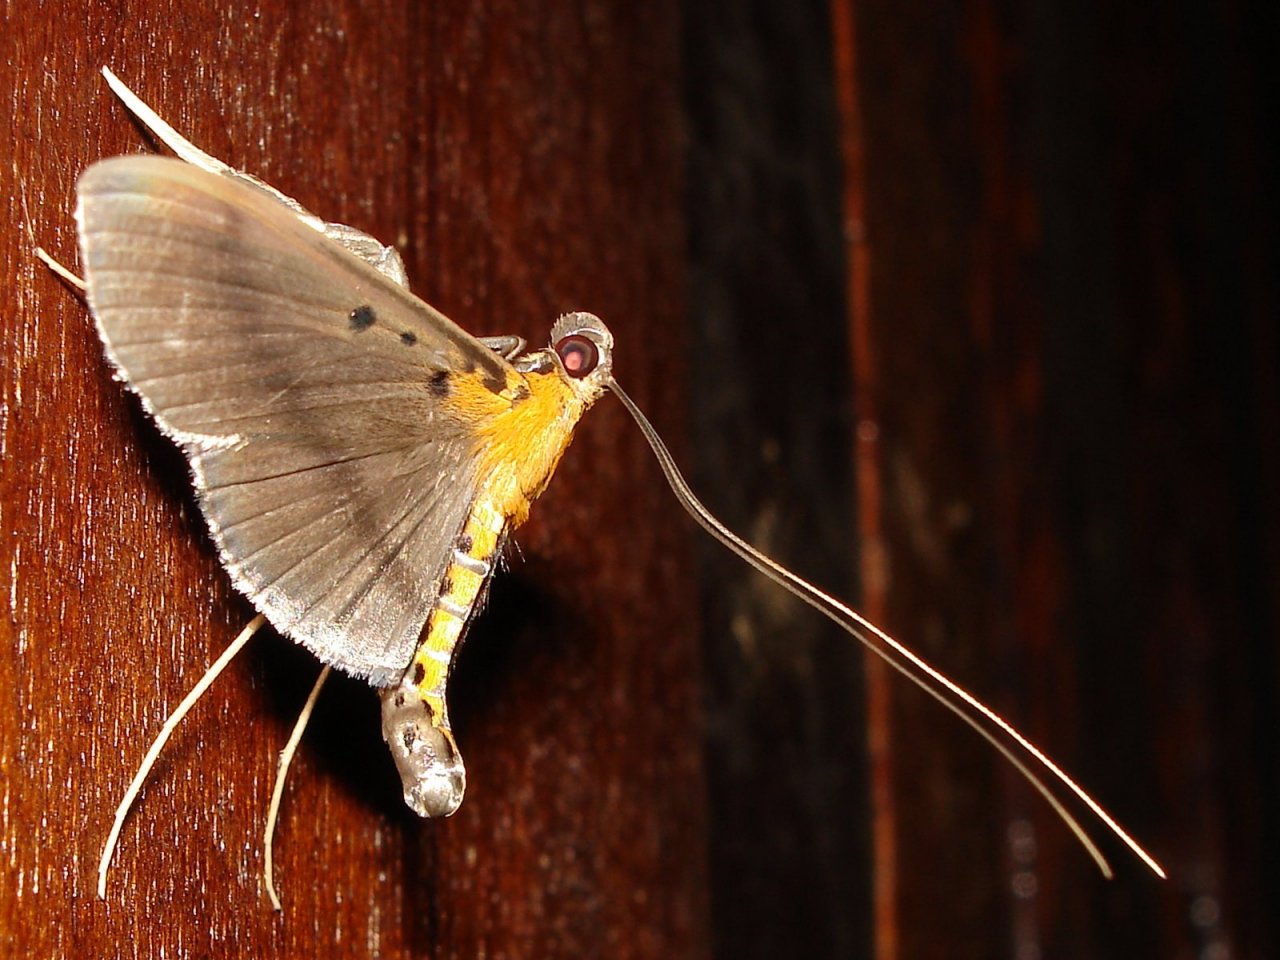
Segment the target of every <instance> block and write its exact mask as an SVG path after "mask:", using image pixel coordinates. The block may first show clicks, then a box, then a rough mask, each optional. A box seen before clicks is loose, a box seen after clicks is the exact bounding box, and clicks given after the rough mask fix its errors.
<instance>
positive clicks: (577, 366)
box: [556, 333, 600, 380]
mask: <svg viewBox="0 0 1280 960" xmlns="http://www.w3.org/2000/svg"><path fill="white" fill-rule="evenodd" d="M556 355H557V356H559V357H560V363H561V365H562V366H563V367H564V372H565V373H567V374H568V375H569V376H571V377H573V379H575V380H581V379H582V378H583V377H585V376H587V375H588V374H589V373H591V371H592V370H594V369H595V368H596V366H597V364H599V363H600V351H599V349H597V347H596V345H595V343H594V342H593V341H592V340H591V339H590V338H588V337H584V336H582V335H581V334H578V333H575V334H573V336H570V337H565V338H564V339H563V340H561V341H560V342H559V343H557V344H556Z"/></svg>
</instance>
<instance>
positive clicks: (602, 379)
mask: <svg viewBox="0 0 1280 960" xmlns="http://www.w3.org/2000/svg"><path fill="white" fill-rule="evenodd" d="M549 352H550V355H551V359H552V361H553V362H554V363H555V366H556V369H557V370H558V371H559V372H560V375H561V376H562V377H564V378H565V380H566V381H567V382H568V383H569V384H570V385H571V386H572V387H573V389H574V390H575V391H576V392H577V393H579V394H580V395H582V396H583V397H584V398H585V399H586V400H587V402H588V403H590V402H591V401H593V400H595V399H596V398H597V397H598V396H600V394H601V393H603V392H604V389H605V387H606V386H607V385H608V383H609V381H610V377H611V373H612V370H613V334H611V333H610V332H609V328H608V327H606V326H605V325H604V322H603V321H602V320H601V319H600V318H599V317H597V316H596V315H595V314H592V313H566V314H565V315H564V316H562V317H561V318H560V319H559V320H557V321H556V324H555V326H554V327H552V328H551V349H550V351H549Z"/></svg>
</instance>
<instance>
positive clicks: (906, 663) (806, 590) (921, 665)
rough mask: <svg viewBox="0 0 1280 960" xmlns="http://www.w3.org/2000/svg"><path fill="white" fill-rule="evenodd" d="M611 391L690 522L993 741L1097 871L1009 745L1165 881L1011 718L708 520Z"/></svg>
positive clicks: (1080, 835) (645, 424)
mask: <svg viewBox="0 0 1280 960" xmlns="http://www.w3.org/2000/svg"><path fill="white" fill-rule="evenodd" d="M608 387H609V389H610V390H612V391H613V392H614V394H615V395H616V396H617V398H618V399H619V400H620V401H621V402H622V405H623V406H624V407H626V408H627V412H628V413H630V414H631V417H632V419H634V420H635V422H636V424H637V425H638V426H639V427H640V432H641V433H643V434H644V438H645V440H647V441H648V443H649V446H650V447H651V448H652V449H653V453H654V456H656V457H657V458H658V465H659V466H661V467H662V472H663V474H665V475H666V478H667V483H668V484H669V485H670V486H671V490H672V492H673V493H674V494H675V495H676V499H677V500H679V501H680V505H681V506H682V507H684V509H685V510H686V511H687V512H688V513H689V515H690V516H692V517H693V519H694V520H696V521H698V523H699V524H700V525H701V526H702V528H703V529H704V530H706V531H707V532H708V533H709V534H711V536H713V537H715V538H716V539H717V540H719V541H720V542H721V543H723V544H724V545H725V546H726V547H728V548H729V549H730V550H732V551H733V552H734V553H736V554H737V555H738V556H740V557H741V558H742V559H743V560H745V561H746V562H747V563H749V564H750V565H751V566H753V567H754V568H755V569H756V570H758V571H759V572H760V573H763V574H764V575H765V576H766V577H768V578H769V579H770V580H772V581H773V582H774V583H776V584H778V585H779V586H781V587H784V588H785V589H787V590H789V591H790V592H791V593H793V594H794V595H795V596H797V597H799V598H800V599H801V600H803V601H804V602H805V603H807V604H808V605H809V606H811V607H813V608H814V609H816V610H818V611H820V612H821V613H823V614H825V615H826V616H827V617H828V618H829V619H830V620H832V621H834V622H835V623H836V624H837V625H838V626H839V627H840V628H841V629H843V630H844V631H845V632H846V633H848V634H849V635H850V636H852V637H853V638H854V639H855V640H857V641H858V642H859V643H861V644H862V645H863V646H865V647H866V648H867V649H869V650H871V651H873V652H874V653H875V654H876V655H877V656H879V657H880V658H881V659H883V660H884V661H885V662H886V663H888V664H889V666H891V667H893V668H894V669H895V670H897V671H898V672H899V673H901V674H902V675H903V676H905V677H907V678H908V679H909V680H911V681H912V682H913V683H915V684H916V685H917V686H919V687H920V688H921V689H922V690H924V691H925V692H926V693H928V694H929V696H931V697H933V698H934V699H935V700H937V701H938V702H939V703H941V704H942V705H943V706H944V707H946V708H947V709H948V710H950V711H951V712H952V713H954V714H955V715H956V716H958V717H959V718H960V719H961V720H963V721H964V722H965V723H967V724H968V725H969V726H970V727H972V728H973V729H974V730H976V731H977V732H978V734H979V735H981V736H982V738H983V739H984V740H986V741H987V742H988V743H990V744H991V745H992V746H993V747H995V748H996V750H998V751H999V752H1000V754H1001V755H1002V756H1003V757H1004V758H1005V759H1006V760H1008V761H1009V762H1010V763H1011V764H1013V766H1014V768H1015V769H1016V770H1017V771H1018V772H1019V773H1020V774H1021V775H1022V776H1023V778H1024V779H1025V780H1026V781H1027V782H1028V783H1030V784H1031V785H1032V786H1033V787H1035V789H1036V790H1037V791H1038V792H1039V793H1040V795H1041V796H1042V797H1044V798H1045V800H1046V801H1047V802H1048V804H1049V806H1051V807H1052V808H1053V811H1054V812H1055V813H1056V814H1057V815H1058V817H1059V818H1060V819H1061V820H1062V822H1063V823H1065V824H1066V825H1067V827H1068V828H1069V829H1070V830H1071V832H1072V833H1074V834H1075V836H1076V839H1077V840H1079V841H1080V844H1081V846H1083V847H1084V848H1085V850H1086V851H1088V853H1089V855H1090V856H1091V857H1092V858H1093V860H1094V862H1095V863H1097V865H1098V868H1099V869H1100V870H1101V871H1102V873H1103V875H1104V876H1106V877H1107V878H1110V877H1111V876H1112V871H1111V866H1110V864H1108V863H1107V860H1106V858H1105V857H1104V856H1103V855H1102V853H1101V851H1099V850H1098V848H1097V846H1096V845H1095V844H1094V842H1093V841H1092V840H1091V839H1090V838H1089V835H1088V834H1087V833H1086V832H1085V829H1084V827H1083V826H1081V825H1080V822H1079V821H1078V820H1077V819H1076V818H1075V817H1074V816H1073V815H1072V814H1071V812H1070V811H1069V810H1067V808H1066V806H1065V805H1064V804H1063V803H1062V801H1060V800H1059V799H1058V798H1057V797H1056V796H1055V795H1054V793H1053V792H1052V791H1051V790H1050V789H1049V786H1048V785H1047V784H1046V783H1045V782H1044V781H1043V780H1042V779H1041V778H1040V777H1039V776H1038V775H1037V774H1036V773H1035V772H1034V771H1032V770H1031V769H1030V768H1029V767H1028V766H1027V763H1026V762H1024V760H1023V758H1022V757H1021V756H1019V755H1017V754H1015V753H1014V747H1017V748H1019V749H1021V750H1022V752H1023V753H1024V754H1025V755H1027V756H1029V757H1030V758H1031V759H1032V760H1034V761H1035V762H1036V763H1037V764H1039V765H1040V766H1041V767H1043V768H1044V769H1045V770H1047V771H1048V772H1049V773H1050V774H1052V775H1053V779H1054V780H1056V781H1058V782H1059V783H1060V784H1062V785H1063V786H1065V787H1066V788H1067V789H1068V790H1070V791H1071V793H1072V794H1074V795H1075V796H1076V798H1078V799H1079V800H1080V802H1082V803H1083V804H1084V805H1085V806H1086V807H1088V808H1089V810H1090V811H1092V813H1093V814H1094V816H1096V817H1097V818H1098V819H1099V820H1101V821H1102V822H1103V823H1104V824H1105V825H1106V826H1107V828H1108V829H1109V830H1110V831H1111V832H1112V833H1113V834H1115V836H1116V837H1118V838H1119V839H1120V840H1121V841H1123V843H1124V844H1125V845H1126V846H1127V847H1128V848H1129V849H1130V850H1132V851H1133V852H1134V854H1135V855H1136V856H1137V857H1138V858H1139V859H1140V860H1141V861H1142V862H1143V863H1145V864H1146V865H1147V867H1148V868H1149V869H1150V870H1151V872H1152V873H1154V874H1155V875H1156V876H1158V877H1160V878H1161V879H1164V878H1165V876H1166V875H1165V872H1164V869H1163V868H1162V867H1161V866H1160V864H1159V863H1157V862H1156V860H1155V858H1154V857H1152V856H1151V854H1149V853H1147V851H1146V850H1144V849H1143V848H1142V847H1141V846H1140V845H1139V844H1138V842H1137V841H1136V840H1134V839H1133V838H1132V837H1131V836H1129V834H1128V833H1127V832H1126V831H1125V829H1124V828H1123V827H1121V826H1120V824H1118V823H1117V822H1116V821H1115V819H1114V818H1113V817H1112V816H1111V814H1109V813H1107V811H1106V810H1104V809H1103V808H1102V806H1101V805H1100V804H1099V803H1098V802H1097V801H1096V800H1094V799H1093V797H1091V796H1089V794H1088V793H1086V792H1085V791H1084V789H1083V788H1082V787H1081V786H1080V785H1079V784H1077V783H1076V782H1075V781H1074V780H1072V779H1071V777H1070V776H1068V775H1067V773H1066V772H1065V771H1064V770H1063V769H1062V768H1061V767H1059V766H1058V765H1057V764H1056V763H1054V762H1053V761H1052V760H1050V759H1049V758H1048V757H1047V756H1046V755H1045V754H1044V752H1043V751H1042V750H1040V748H1039V747H1037V746H1036V745H1035V744H1033V743H1032V742H1031V741H1030V740H1028V739H1027V738H1026V737H1024V736H1023V735H1022V734H1020V733H1019V732H1018V731H1017V730H1015V729H1014V728H1013V727H1012V726H1011V725H1010V724H1009V722H1008V721H1006V720H1005V719H1004V718H1003V717H1001V716H1000V715H999V714H998V713H996V712H995V711H994V710H992V709H991V708H990V707H988V706H987V705H986V704H985V703H983V702H982V701H981V700H979V699H978V698H977V697H975V696H973V694H971V693H969V691H967V690H965V689H964V688H963V687H961V686H960V685H959V684H957V683H955V682H954V681H952V680H951V679H950V678H948V677H947V676H946V675H945V674H943V673H941V672H940V671H939V670H937V669H936V668H934V667H932V666H931V665H930V664H929V663H928V662H926V661H925V660H923V659H921V658H920V657H919V656H917V655H916V654H915V653H912V652H911V650H910V649H908V648H907V647H906V646H904V645H903V644H902V643H900V642H898V641H897V640H895V639H894V638H893V637H891V636H889V634H887V633H885V632H884V631H883V630H881V629H880V628H879V627H877V626H876V625H875V624H874V623H872V622H871V621H870V620H868V619H866V618H865V617H863V616H862V615H861V614H859V613H857V612H856V611H855V610H853V609H851V608H850V607H848V606H847V605H845V604H844V603H841V602H840V601H839V600H837V599H836V598H835V597H832V596H831V595H830V594H827V593H825V592H823V591H822V590H820V589H818V588H817V587H815V586H814V585H813V584H811V583H810V582H809V581H807V580H805V579H804V578H802V577H800V576H797V575H796V574H794V573H792V572H791V571H790V570H788V569H787V568H786V567H784V566H782V564H780V563H778V562H777V561H775V560H773V559H772V558H770V557H768V556H766V555H765V554H763V553H761V552H760V551H759V550H757V549H756V548H755V547H753V546H752V545H751V544H749V543H747V542H746V541H745V540H743V539H742V538H741V537H739V536H738V535H737V534H736V533H734V532H733V531H732V530H730V529H729V528H728V527H726V526H725V525H724V524H723V523H721V522H720V521H719V520H717V519H716V518H715V516H713V515H712V513H711V511H710V510H708V509H707V508H706V507H705V506H703V504H702V501H700V500H699V499H698V498H697V497H696V496H694V493H693V491H692V490H691V489H690V488H689V484H688V483H686V482H685V479H684V477H683V476H682V475H681V473H680V470H679V468H677V467H676V463H675V460H674V459H673V458H672V456H671V452H670V451H669V450H668V449H667V445H666V444H665V443H663V442H662V438H661V437H660V436H658V432H657V430H655V429H654V428H653V425H652V424H651V423H649V420H648V419H647V418H646V417H645V415H644V414H643V413H642V412H641V411H640V408H639V407H637V406H636V405H635V402H634V401H633V400H632V399H631V398H630V397H629V396H627V394H626V393H625V392H624V391H623V389H622V387H620V386H619V385H618V382H617V381H616V380H613V379H612V378H610V380H609V382H608ZM984 723H985V724H989V725H990V726H992V727H994V728H995V730H994V731H993V730H991V729H988V727H987V726H985V725H984ZM1000 734H1003V735H1004V736H1005V737H1006V738H1007V739H1008V740H1009V741H1011V743H1012V746H1011V745H1010V744H1009V743H1005V742H1002V741H1001V740H1000V739H999V735H1000Z"/></svg>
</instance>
